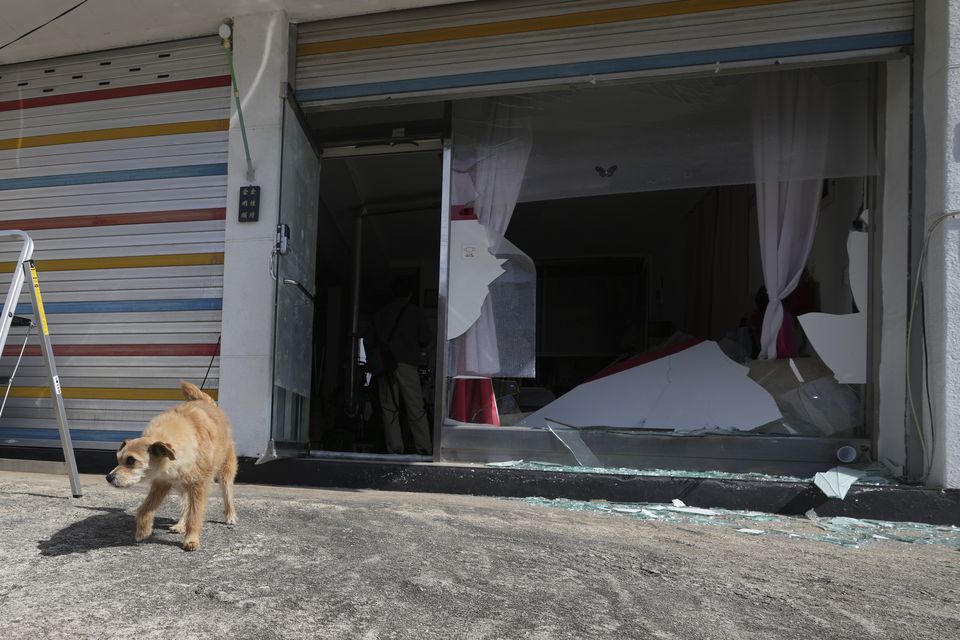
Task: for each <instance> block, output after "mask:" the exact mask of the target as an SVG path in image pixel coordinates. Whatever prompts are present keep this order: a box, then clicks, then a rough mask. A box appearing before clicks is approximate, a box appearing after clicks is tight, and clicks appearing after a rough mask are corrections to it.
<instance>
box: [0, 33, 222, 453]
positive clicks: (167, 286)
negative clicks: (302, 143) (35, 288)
mask: <svg viewBox="0 0 960 640" xmlns="http://www.w3.org/2000/svg"><path fill="white" fill-rule="evenodd" d="M229 85H230V80H229V75H228V71H227V64H226V58H225V55H224V52H223V49H222V47H220V45H219V40H218V39H216V38H204V39H195V40H188V41H181V42H175V43H166V44H161V45H151V46H145V47H137V48H130V49H120V50H113V51H108V52H102V53H96V54H88V55H82V56H75V57H70V58H63V59H56V60H48V61H43V62H31V63H24V64H19V65H14V66H8V67H0V227H2V228H3V229H22V230H24V231H26V232H28V233H29V234H30V235H31V236H32V237H33V238H34V240H35V242H36V253H35V259H36V260H37V267H38V271H39V274H40V282H41V289H42V292H43V296H44V301H45V303H46V309H47V314H48V319H49V321H50V331H51V334H52V339H53V344H54V349H55V353H56V357H57V365H58V367H59V370H60V376H61V380H62V384H63V387H64V396H65V402H66V408H67V416H68V418H69V420H70V427H71V431H72V433H73V439H74V443H75V444H76V445H77V446H78V447H85V448H113V447H115V446H116V442H118V441H119V440H121V439H123V438H126V437H131V435H133V434H136V435H139V433H140V432H141V431H142V429H143V427H144V426H145V424H146V422H147V421H148V420H149V419H150V418H151V417H152V416H153V415H155V414H156V412H158V411H160V410H162V409H166V408H168V407H170V406H173V405H174V404H175V403H176V402H177V401H178V400H179V390H178V381H179V380H180V379H187V380H191V381H193V382H195V383H197V384H200V382H201V381H202V380H203V377H204V375H205V372H206V371H207V368H208V366H211V363H212V366H211V369H210V373H209V377H208V380H207V383H206V388H207V389H210V390H211V394H212V395H214V396H216V387H217V382H218V362H217V360H218V359H217V358H216V354H217V353H218V337H219V334H220V309H221V295H222V285H223V250H224V249H223V247H224V245H223V242H224V217H225V206H226V182H227V129H228V127H229V109H230V102H229V100H230V93H229ZM17 244H18V243H13V242H3V243H0V252H2V255H0V263H2V264H0V272H2V273H0V275H2V278H3V281H2V282H0V286H2V291H3V292H6V287H7V284H8V283H9V278H10V272H11V270H12V268H13V266H14V264H15V263H16V253H15V251H16V250H17V249H18V246H16V245H17ZM0 295H3V293H0ZM28 302H29V300H28V298H27V296H26V294H24V296H23V297H22V298H21V303H22V305H23V307H22V313H24V314H25V315H26V314H29V313H32V311H31V307H30V306H29V304H28ZM23 332H24V330H23V329H14V330H13V331H12V332H11V336H10V338H9V340H8V342H7V346H6V349H5V351H4V353H3V358H2V359H0V375H9V373H10V370H11V369H12V366H13V363H14V362H15V360H16V357H17V355H18V354H19V352H20V346H21V344H22V342H23V338H24V333H23ZM42 364H43V363H42V360H41V358H40V356H39V345H38V343H37V342H36V340H31V342H30V343H29V346H28V347H27V351H26V355H25V357H24V359H23V363H22V365H21V367H20V371H19V373H18V374H17V376H16V379H15V380H14V382H13V385H12V387H11V393H10V399H9V400H8V402H7V407H6V409H5V410H4V412H3V415H2V416H0V444H17V445H33V446H36V445H41V446H42V445H49V446H58V442H57V440H56V437H57V436H56V425H55V421H54V416H53V413H52V408H51V404H50V400H49V398H47V397H46V396H47V395H48V394H49V390H48V389H47V388H46V379H45V374H44V371H43V368H42Z"/></svg>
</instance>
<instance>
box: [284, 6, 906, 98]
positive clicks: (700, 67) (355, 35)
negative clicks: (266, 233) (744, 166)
mask: <svg viewBox="0 0 960 640" xmlns="http://www.w3.org/2000/svg"><path fill="white" fill-rule="evenodd" d="M912 29H913V2H912V0H843V1H842V2H838V1H837V0H673V1H668V2H665V1H662V0H659V1H657V0H646V1H644V0H632V1H624V0H587V1H583V0H577V1H571V0H567V1H556V0H555V1H553V2H544V1H542V0H502V1H501V0H495V1H487V0H479V1H477V2H469V3H463V4H454V5H448V6H440V7H433V8H427V9H416V10H410V11H404V12H393V13H383V14H377V15H373V16H364V17H358V18H348V19H342V20H332V21H327V22H318V23H313V24H306V25H302V26H301V27H300V29H299V36H298V57H297V97H298V98H299V99H300V102H301V103H302V104H305V105H337V104H347V103H356V102H376V101H379V100H383V99H386V98H390V99H403V98H423V97H426V96H451V95H477V94H479V93H485V92H490V93H506V92H510V91H517V90H520V89H523V88H528V87H535V86H541V85H555V84H568V83H578V82H596V81H603V80H613V79H618V78H630V77H637V76H645V75H656V74H670V73H687V72H713V71H721V70H723V71H725V70H733V69H741V68H753V67H758V66H769V65H771V64H774V63H809V62H813V61H824V60H837V59H848V58H864V57H873V56H885V55H890V54H891V53H895V52H898V51H901V50H902V49H903V48H904V47H905V46H908V45H910V44H911V43H912V42H913V37H912V35H913V34H912Z"/></svg>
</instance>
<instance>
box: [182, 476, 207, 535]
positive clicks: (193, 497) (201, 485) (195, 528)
mask: <svg viewBox="0 0 960 640" xmlns="http://www.w3.org/2000/svg"><path fill="white" fill-rule="evenodd" d="M208 482H209V480H207V482H198V483H196V484H194V485H191V486H188V487H186V488H185V489H186V491H187V493H188V494H189V496H190V509H189V511H188V512H187V536H186V538H185V539H184V541H183V548H184V549H185V550H186V551H196V550H197V549H199V548H200V529H202V528H203V514H204V513H205V512H206V510H207V488H208Z"/></svg>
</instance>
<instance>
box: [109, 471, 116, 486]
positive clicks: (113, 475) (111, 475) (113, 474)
mask: <svg viewBox="0 0 960 640" xmlns="http://www.w3.org/2000/svg"><path fill="white" fill-rule="evenodd" d="M116 477H117V474H115V473H114V472H113V471H111V472H110V473H108V474H107V482H109V483H110V484H113V481H114V479H115V478H116Z"/></svg>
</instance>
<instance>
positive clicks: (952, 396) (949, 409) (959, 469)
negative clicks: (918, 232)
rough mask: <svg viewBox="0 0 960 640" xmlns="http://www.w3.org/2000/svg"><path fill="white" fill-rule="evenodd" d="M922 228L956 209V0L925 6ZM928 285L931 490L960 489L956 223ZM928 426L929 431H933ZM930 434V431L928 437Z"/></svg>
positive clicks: (935, 252) (935, 258)
mask: <svg viewBox="0 0 960 640" xmlns="http://www.w3.org/2000/svg"><path fill="white" fill-rule="evenodd" d="M924 6H925V8H926V18H925V20H924V33H925V36H926V46H925V48H924V56H925V60H924V65H923V70H922V72H923V101H924V104H923V116H924V126H925V133H926V136H925V143H926V172H925V177H926V190H925V195H926V211H925V219H926V226H927V227H928V228H929V227H930V225H931V224H933V223H934V221H935V220H936V219H937V218H939V217H940V216H942V215H943V214H944V213H945V212H949V211H956V210H958V209H960V0H935V1H933V2H926V3H924ZM925 287H926V291H927V296H926V310H927V315H928V321H927V335H928V339H929V348H928V353H929V355H930V361H929V363H928V364H929V371H930V390H931V395H932V400H933V415H932V416H930V417H931V418H932V428H933V432H934V438H932V439H931V438H929V436H928V448H932V450H933V457H932V465H931V469H930V476H929V478H928V484H930V485H933V486H946V487H960V220H957V219H953V220H950V221H948V222H946V223H944V224H942V225H941V226H940V227H939V228H938V229H937V231H936V232H934V233H933V235H932V238H931V242H930V248H929V255H928V258H927V270H926V281H925ZM930 423H931V421H930V420H927V426H928V428H929V427H930ZM928 433H929V432H928Z"/></svg>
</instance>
